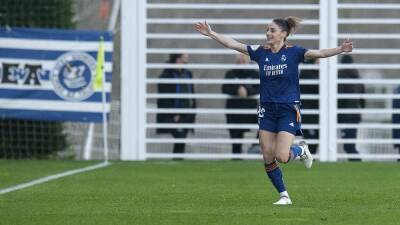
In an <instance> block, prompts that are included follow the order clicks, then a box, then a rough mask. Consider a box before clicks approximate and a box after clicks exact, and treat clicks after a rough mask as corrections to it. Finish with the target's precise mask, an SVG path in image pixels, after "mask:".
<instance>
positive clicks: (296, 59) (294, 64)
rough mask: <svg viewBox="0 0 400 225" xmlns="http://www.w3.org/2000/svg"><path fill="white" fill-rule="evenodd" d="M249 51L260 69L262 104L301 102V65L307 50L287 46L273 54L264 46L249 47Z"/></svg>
mask: <svg viewBox="0 0 400 225" xmlns="http://www.w3.org/2000/svg"><path fill="white" fill-rule="evenodd" d="M247 51H248V52H249V55H250V58H251V60H253V61H256V62H257V63H258V66H259V69H260V102H275V103H298V102H300V84H299V64H300V63H301V62H303V61H304V53H306V51H308V50H307V49H305V48H303V47H301V46H297V45H295V46H286V45H285V46H283V47H282V48H281V49H280V50H279V52H277V53H273V52H272V51H271V49H269V48H266V47H264V46H262V45H252V46H250V45H248V46H247Z"/></svg>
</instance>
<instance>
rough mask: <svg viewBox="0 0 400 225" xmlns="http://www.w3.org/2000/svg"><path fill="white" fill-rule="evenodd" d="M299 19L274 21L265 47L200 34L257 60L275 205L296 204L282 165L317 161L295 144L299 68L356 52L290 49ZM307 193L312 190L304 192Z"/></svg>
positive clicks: (344, 47) (204, 30) (206, 29)
mask: <svg viewBox="0 0 400 225" xmlns="http://www.w3.org/2000/svg"><path fill="white" fill-rule="evenodd" d="M300 21H301V20H300V19H298V18H295V17H287V18H277V19H273V20H272V22H271V23H269V24H268V25H267V27H266V38H267V40H266V43H265V45H246V44H243V43H240V42H238V41H236V40H234V39H232V38H230V37H227V36H225V35H222V34H219V33H217V32H215V31H213V30H212V29H211V27H210V26H209V25H208V24H207V22H204V23H201V22H200V23H197V24H196V25H195V29H196V30H197V31H198V32H199V33H201V34H203V35H205V36H207V37H210V38H212V39H214V40H216V41H217V42H219V43H220V44H222V45H224V46H225V47H227V48H230V49H233V50H236V51H238V52H241V53H243V54H246V55H249V56H250V59H251V60H253V61H256V62H257V63H258V66H259V73H260V87H261V88H260V106H259V109H258V119H259V123H258V124H259V139H260V146H261V149H262V153H263V158H264V167H265V172H266V174H267V176H268V177H269V179H270V181H271V183H272V184H273V185H274V187H275V188H276V190H277V191H278V192H279V196H280V198H279V200H278V201H277V202H275V203H274V204H275V205H290V204H292V201H291V199H290V197H289V193H288V192H287V191H286V188H285V185H284V182H283V175H282V171H281V169H280V167H279V164H278V163H288V162H291V161H294V159H295V158H297V157H300V159H301V160H302V161H303V163H304V165H305V167H306V168H311V166H312V163H313V157H312V155H311V153H310V151H309V149H308V146H307V144H306V143H305V142H304V141H301V142H300V143H299V144H293V141H294V139H295V136H296V135H301V114H300V84H299V64H300V63H302V62H304V61H305V60H311V59H317V58H326V57H330V56H334V55H338V54H341V53H343V52H351V51H352V49H353V43H352V42H351V41H349V40H346V41H344V42H343V43H342V44H341V45H340V46H339V47H337V48H331V49H322V50H309V49H305V48H303V47H301V46H298V45H294V46H292V45H288V44H287V42H286V39H287V37H288V36H289V35H290V34H293V33H294V32H295V30H296V28H298V26H299V23H300ZM304 191H306V190H304Z"/></svg>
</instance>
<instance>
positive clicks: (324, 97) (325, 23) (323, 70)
mask: <svg viewBox="0 0 400 225" xmlns="http://www.w3.org/2000/svg"><path fill="white" fill-rule="evenodd" d="M328 14H329V4H328V0H321V1H320V3H319V36H320V38H319V48H320V49H322V48H328V37H329V34H328V27H329V25H330V24H329V18H328V16H327V15H328ZM328 72H329V67H328V60H327V59H321V60H320V63H319V160H320V161H321V162H326V161H328V149H329V141H328V140H329V138H328V133H329V132H328V128H329V122H328V117H329V116H328V114H329V111H328V107H329V101H328V96H329V93H328V92H329V91H328V90H329V76H328V75H329V73H328Z"/></svg>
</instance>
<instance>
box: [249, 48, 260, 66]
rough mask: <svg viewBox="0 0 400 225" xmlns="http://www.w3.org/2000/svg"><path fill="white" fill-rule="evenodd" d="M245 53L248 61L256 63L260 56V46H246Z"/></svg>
mask: <svg viewBox="0 0 400 225" xmlns="http://www.w3.org/2000/svg"><path fill="white" fill-rule="evenodd" d="M247 52H248V53H249V56H250V59H251V60H253V61H256V62H257V61H258V59H259V58H260V54H261V45H247Z"/></svg>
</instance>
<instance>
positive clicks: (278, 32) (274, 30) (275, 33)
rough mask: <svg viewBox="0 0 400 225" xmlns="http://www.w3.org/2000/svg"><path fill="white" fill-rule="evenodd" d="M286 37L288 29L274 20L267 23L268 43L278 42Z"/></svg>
mask: <svg viewBox="0 0 400 225" xmlns="http://www.w3.org/2000/svg"><path fill="white" fill-rule="evenodd" d="M285 37H286V31H282V29H281V28H280V27H279V26H278V25H277V24H276V23H274V22H272V23H270V24H268V25H267V43H268V44H277V43H280V42H282V41H283V40H284V39H285Z"/></svg>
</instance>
